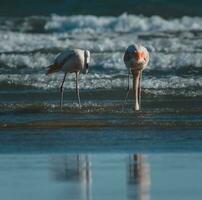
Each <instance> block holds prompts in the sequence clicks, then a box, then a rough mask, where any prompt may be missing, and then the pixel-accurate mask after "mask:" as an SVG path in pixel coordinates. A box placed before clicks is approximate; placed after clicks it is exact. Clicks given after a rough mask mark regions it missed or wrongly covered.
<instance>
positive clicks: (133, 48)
mask: <svg viewBox="0 0 202 200" xmlns="http://www.w3.org/2000/svg"><path fill="white" fill-rule="evenodd" d="M123 60H124V63H125V65H126V67H127V69H128V87H127V93H126V97H125V104H126V101H127V98H128V95H129V93H130V74H131V73H132V75H133V90H134V92H135V99H134V100H135V101H134V103H135V105H134V109H135V110H140V109H141V78H142V71H143V70H144V69H145V67H147V65H148V63H149V52H148V51H147V49H146V48H145V47H144V46H142V45H138V44H132V45H130V46H128V48H127V49H126V51H125V54H124V58H123Z"/></svg>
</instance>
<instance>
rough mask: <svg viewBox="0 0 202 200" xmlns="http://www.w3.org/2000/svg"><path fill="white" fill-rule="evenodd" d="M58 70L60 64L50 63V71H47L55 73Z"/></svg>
mask: <svg viewBox="0 0 202 200" xmlns="http://www.w3.org/2000/svg"><path fill="white" fill-rule="evenodd" d="M58 70H59V67H58V65H56V64H52V65H49V66H48V71H47V72H46V75H49V74H52V73H55V72H57V71H58Z"/></svg>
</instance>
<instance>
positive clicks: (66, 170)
mask: <svg viewBox="0 0 202 200" xmlns="http://www.w3.org/2000/svg"><path fill="white" fill-rule="evenodd" d="M52 161H53V165H52V174H53V178H54V179H55V180H56V181H59V182H70V183H73V184H74V183H75V184H74V187H73V193H74V195H75V196H76V195H79V196H78V197H77V198H78V199H83V200H90V199H91V166H90V161H89V157H88V156H87V155H64V156H57V157H54V158H52Z"/></svg>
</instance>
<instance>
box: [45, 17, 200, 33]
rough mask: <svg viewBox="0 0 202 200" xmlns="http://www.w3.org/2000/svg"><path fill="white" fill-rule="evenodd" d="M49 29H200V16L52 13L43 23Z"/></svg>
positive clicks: (147, 30) (137, 30) (143, 30)
mask: <svg viewBox="0 0 202 200" xmlns="http://www.w3.org/2000/svg"><path fill="white" fill-rule="evenodd" d="M45 29H46V30H49V31H50V30H51V31H57V32H58V31H59V32H61V31H78V30H80V31H87V32H88V31H90V32H94V31H96V32H106V31H108V32H109V31H113V32H114V31H115V32H145V31H146V32H155V31H165V30H167V31H168V30H172V31H177V30H201V29H202V19H201V18H200V17H182V18H180V19H170V20H166V19H163V18H161V17H160V16H152V17H144V16H136V15H128V14H126V13H124V14H122V15H120V16H119V17H97V16H80V15H78V16H69V17H66V16H58V15H52V16H51V19H50V20H49V21H48V22H47V23H46V25H45Z"/></svg>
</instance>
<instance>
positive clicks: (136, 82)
mask: <svg viewBox="0 0 202 200" xmlns="http://www.w3.org/2000/svg"><path fill="white" fill-rule="evenodd" d="M132 74H133V91H134V96H135V98H134V100H135V101H134V109H135V110H140V102H139V96H140V90H139V87H140V75H141V72H140V71H139V70H138V71H132Z"/></svg>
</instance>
